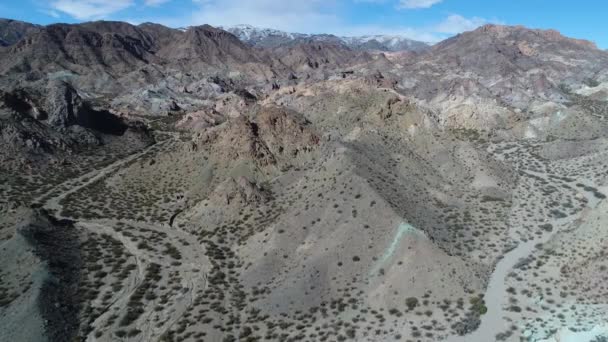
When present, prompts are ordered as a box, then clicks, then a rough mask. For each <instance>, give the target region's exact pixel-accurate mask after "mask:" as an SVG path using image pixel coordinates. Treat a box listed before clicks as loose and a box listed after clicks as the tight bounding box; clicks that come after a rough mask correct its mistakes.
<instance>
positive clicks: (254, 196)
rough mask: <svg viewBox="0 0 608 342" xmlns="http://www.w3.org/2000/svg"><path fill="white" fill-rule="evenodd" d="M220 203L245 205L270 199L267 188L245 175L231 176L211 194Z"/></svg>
mask: <svg viewBox="0 0 608 342" xmlns="http://www.w3.org/2000/svg"><path fill="white" fill-rule="evenodd" d="M209 199H210V200H211V201H213V202H214V203H216V204H218V205H237V206H244V205H250V204H262V203H265V202H267V201H268V200H269V199H270V194H269V193H268V191H267V190H265V189H263V188H262V187H260V186H259V185H258V184H256V183H255V182H251V181H249V180H248V179H247V178H245V177H239V178H237V179H234V178H229V179H227V180H225V181H224V182H223V183H221V184H220V185H219V186H218V187H217V188H216V189H215V191H214V192H213V193H212V194H211V195H210V196H209Z"/></svg>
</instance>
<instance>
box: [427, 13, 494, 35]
mask: <svg viewBox="0 0 608 342" xmlns="http://www.w3.org/2000/svg"><path fill="white" fill-rule="evenodd" d="M487 23H489V21H488V20H486V19H484V18H479V17H472V18H465V17H463V16H461V15H458V14H452V15H450V16H448V17H447V18H446V19H445V20H444V21H442V22H441V23H439V24H438V25H437V26H435V28H434V31H436V32H440V33H447V34H458V33H461V32H464V31H471V30H474V29H476V28H478V27H480V26H482V25H485V24H487Z"/></svg>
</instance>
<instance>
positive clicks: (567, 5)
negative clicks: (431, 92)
mask: <svg viewBox="0 0 608 342" xmlns="http://www.w3.org/2000/svg"><path fill="white" fill-rule="evenodd" d="M0 1H2V2H0V17H5V18H12V19H19V20H24V21H29V22H33V23H38V24H48V23H54V22H69V23H73V22H80V21H88V20H99V19H105V20H122V21H129V22H132V23H141V22H145V21H153V22H158V23H161V24H165V25H167V26H172V27H185V26H190V25H199V24H205V23H208V24H211V25H215V26H219V25H236V24H251V25H255V26H260V27H270V28H276V29H280V30H285V31H291V32H302V33H334V34H339V35H363V34H401V35H405V36H408V37H410V38H413V39H418V40H423V41H430V42H436V41H439V40H441V39H444V38H447V37H449V36H451V35H454V34H457V33H459V32H462V31H466V30H471V29H474V28H476V27H478V26H480V25H483V24H485V23H499V24H508V25H524V26H527V27H532V28H554V29H557V30H559V31H561V32H562V33H563V34H565V35H567V36H571V37H576V38H584V39H589V40H592V41H594V42H596V43H597V44H598V45H599V46H600V47H601V48H604V49H606V48H608V24H607V21H606V15H607V14H608V1H603V0H578V1H571V0H525V1H524V0H503V1H489V0H19V1H14V0H0Z"/></svg>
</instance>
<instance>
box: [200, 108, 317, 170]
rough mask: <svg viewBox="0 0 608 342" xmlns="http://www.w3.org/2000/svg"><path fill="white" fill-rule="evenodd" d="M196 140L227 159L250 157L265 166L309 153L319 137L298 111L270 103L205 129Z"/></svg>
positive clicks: (248, 158) (315, 145) (249, 158)
mask: <svg viewBox="0 0 608 342" xmlns="http://www.w3.org/2000/svg"><path fill="white" fill-rule="evenodd" d="M200 142H202V143H210V144H212V146H213V148H214V149H216V150H220V151H222V152H221V153H220V155H222V156H223V157H224V158H225V159H227V160H242V159H247V160H253V161H254V162H255V163H256V164H258V165H259V166H262V167H265V166H271V165H277V164H278V163H280V162H284V161H289V160H292V159H294V158H296V157H298V156H299V155H300V154H305V153H308V152H312V151H313V150H314V149H315V148H316V147H317V146H318V145H319V142H320V139H319V137H318V136H317V135H316V134H315V133H314V131H313V130H312V128H311V127H310V123H309V122H307V121H306V120H305V119H304V118H303V117H302V116H301V115H299V114H298V113H296V112H294V111H290V110H287V109H285V108H281V107H276V106H270V107H262V108H261V109H260V110H259V112H258V114H257V115H256V116H255V118H253V119H252V118H246V117H244V116H241V117H238V118H234V119H231V120H229V121H228V122H226V123H225V124H223V125H221V126H218V127H212V128H210V129H207V130H206V131H205V132H204V133H203V134H202V138H201V140H200Z"/></svg>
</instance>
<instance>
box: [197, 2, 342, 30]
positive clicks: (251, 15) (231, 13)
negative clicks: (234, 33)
mask: <svg viewBox="0 0 608 342" xmlns="http://www.w3.org/2000/svg"><path fill="white" fill-rule="evenodd" d="M194 1H195V2H197V3H200V9H199V10H198V11H196V12H195V13H194V14H193V17H192V22H193V24H210V25H214V26H219V25H226V26H230V25H238V24H250V25H254V26H260V27H271V28H275V29H279V30H285V31H292V32H299V31H302V32H310V31H319V32H320V31H322V30H324V29H327V28H328V27H337V26H339V24H340V23H341V20H340V18H339V17H338V14H337V12H339V11H335V6H337V5H338V3H337V1H336V0H325V1H323V0H307V1H287V0H194Z"/></svg>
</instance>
